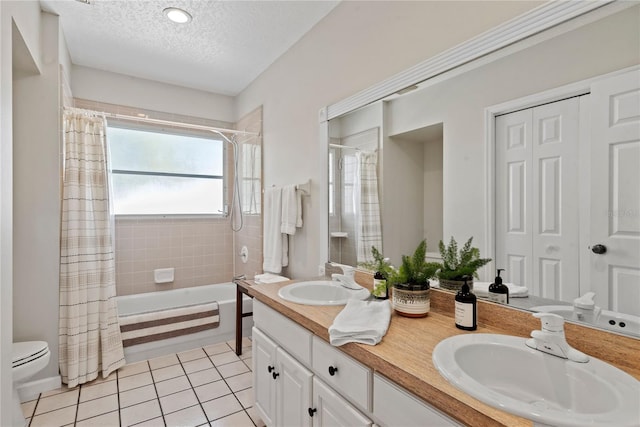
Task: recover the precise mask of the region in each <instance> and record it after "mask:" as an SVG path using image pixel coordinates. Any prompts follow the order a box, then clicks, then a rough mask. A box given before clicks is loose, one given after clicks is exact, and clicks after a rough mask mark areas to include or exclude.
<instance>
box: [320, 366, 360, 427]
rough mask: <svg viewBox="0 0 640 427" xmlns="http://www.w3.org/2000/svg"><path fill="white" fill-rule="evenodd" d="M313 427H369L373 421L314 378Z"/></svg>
mask: <svg viewBox="0 0 640 427" xmlns="http://www.w3.org/2000/svg"><path fill="white" fill-rule="evenodd" d="M313 410H315V412H314V414H313V427H368V426H371V425H372V423H371V420H369V419H368V418H366V417H365V416H364V415H362V414H361V413H360V412H358V411H357V410H356V409H355V408H354V407H353V406H351V404H349V403H348V402H347V401H346V400H344V399H343V398H342V397H341V396H340V395H338V394H337V393H336V392H335V391H333V390H332V389H331V388H329V387H328V386H326V385H325V384H324V383H323V382H322V381H320V380H319V379H317V378H313Z"/></svg>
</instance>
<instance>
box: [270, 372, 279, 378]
mask: <svg viewBox="0 0 640 427" xmlns="http://www.w3.org/2000/svg"><path fill="white" fill-rule="evenodd" d="M271 375H272V376H273V379H274V380H275V379H276V378H278V376H280V374H279V373H277V372H274V373H272V374H271Z"/></svg>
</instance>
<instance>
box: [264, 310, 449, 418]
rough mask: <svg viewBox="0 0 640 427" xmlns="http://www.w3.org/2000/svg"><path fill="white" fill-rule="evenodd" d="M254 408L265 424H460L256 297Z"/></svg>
mask: <svg viewBox="0 0 640 427" xmlns="http://www.w3.org/2000/svg"><path fill="white" fill-rule="evenodd" d="M253 319H254V324H255V326H254V328H253V349H252V351H253V387H254V388H253V391H254V396H255V408H256V410H257V411H258V414H259V415H260V417H261V418H262V420H263V421H264V422H265V424H266V425H267V426H268V427H274V426H286V427H293V426H295V427H369V426H372V425H373V421H372V420H375V421H376V423H377V425H379V426H383V427H387V426H388V427H393V426H400V425H401V426H403V427H404V426H406V427H410V426H416V427H417V426H420V427H423V426H432V427H450V426H460V424H457V423H456V422H455V421H453V420H451V419H450V418H448V417H447V416H446V415H444V414H441V413H440V412H438V411H437V410H436V409H434V408H431V407H430V406H429V405H428V404H426V403H425V402H423V401H422V400H420V399H418V398H417V397H415V396H413V395H411V394H409V393H408V392H406V391H405V390H403V389H402V388H400V387H398V386H397V385H396V384H394V383H392V382H391V381H389V380H387V379H386V378H384V377H382V376H380V375H378V374H374V373H373V372H372V370H371V369H370V368H368V367H366V366H365V365H363V364H362V363H360V362H358V361H357V360H355V359H353V358H352V357H350V356H348V355H347V354H345V353H343V352H342V351H340V350H339V349H337V348H335V347H333V346H331V345H330V344H328V343H327V342H325V341H324V340H323V339H321V338H319V337H317V336H315V335H313V334H312V333H311V332H310V331H309V330H307V329H305V328H303V327H301V326H300V325H298V324H297V323H295V322H293V321H292V320H290V319H288V318H286V317H285V316H283V315H281V314H280V313H278V312H277V311H275V310H273V309H271V308H269V307H267V306H266V305H265V304H263V303H261V302H260V301H258V300H254V302H253Z"/></svg>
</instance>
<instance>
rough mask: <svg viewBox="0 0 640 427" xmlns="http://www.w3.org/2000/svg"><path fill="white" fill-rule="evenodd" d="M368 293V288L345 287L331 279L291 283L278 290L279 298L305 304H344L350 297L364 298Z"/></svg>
mask: <svg viewBox="0 0 640 427" xmlns="http://www.w3.org/2000/svg"><path fill="white" fill-rule="evenodd" d="M370 294H371V293H370V292H369V290H368V289H365V288H361V289H358V290H352V289H347V288H345V287H343V286H342V285H340V284H339V283H338V282H335V281H331V280H312V281H307V282H298V283H293V284H291V285H287V286H284V287H282V288H280V290H279V291H278V296H279V297H280V298H282V299H284V300H287V301H291V302H295V303H298V304H305V305H344V304H346V303H347V301H348V300H350V299H352V298H355V299H359V300H365V299H367V298H368V297H369V295H370Z"/></svg>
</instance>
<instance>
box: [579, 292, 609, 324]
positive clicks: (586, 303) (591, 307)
mask: <svg viewBox="0 0 640 427" xmlns="http://www.w3.org/2000/svg"><path fill="white" fill-rule="evenodd" d="M595 296H596V294H595V292H587V293H586V294H584V295H582V296H581V297H580V298H576V299H574V300H573V312H574V314H575V315H576V318H577V319H578V320H582V321H584V322H589V323H592V324H595V323H596V321H597V320H598V317H600V313H601V312H602V309H601V308H600V307H598V306H596V303H595V301H594V300H593V297H595Z"/></svg>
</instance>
